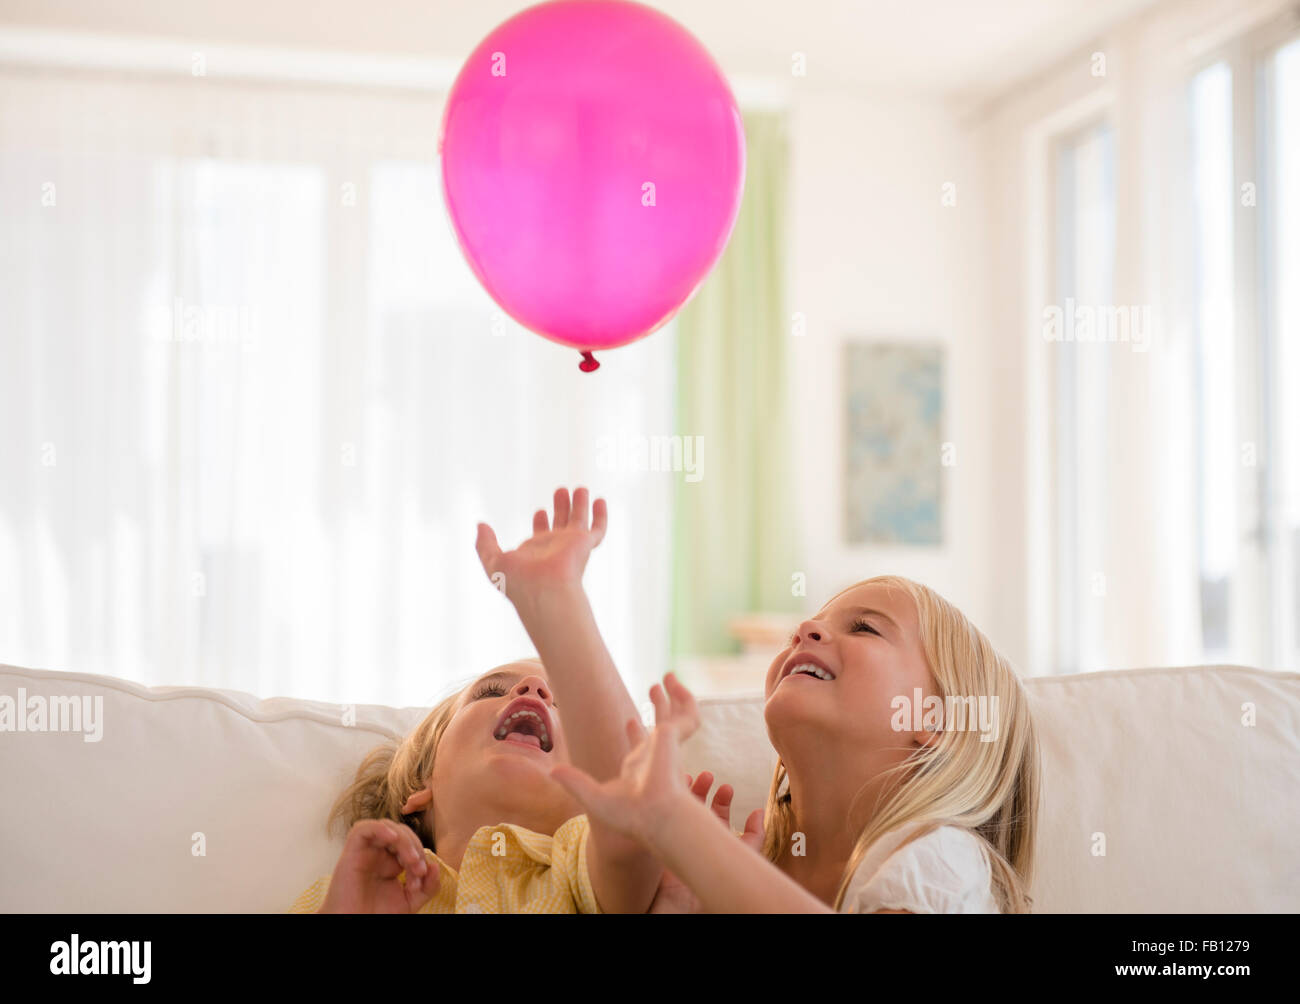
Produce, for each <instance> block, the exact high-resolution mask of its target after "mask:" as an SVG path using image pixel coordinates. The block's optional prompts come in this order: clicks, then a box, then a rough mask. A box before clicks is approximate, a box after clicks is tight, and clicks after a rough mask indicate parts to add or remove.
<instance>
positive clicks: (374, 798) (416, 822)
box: [325, 691, 461, 851]
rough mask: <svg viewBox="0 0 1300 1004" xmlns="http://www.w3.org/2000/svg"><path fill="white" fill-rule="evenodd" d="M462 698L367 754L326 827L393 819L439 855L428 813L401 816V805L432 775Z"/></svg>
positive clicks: (441, 704) (439, 706)
mask: <svg viewBox="0 0 1300 1004" xmlns="http://www.w3.org/2000/svg"><path fill="white" fill-rule="evenodd" d="M460 695H461V691H458V692H457V693H454V694H452V695H451V696H450V697H447V698H444V699H443V700H442V701H440V702H438V704H437V705H436V706H435V707H434V709H433V710H432V711H430V712H429V713H428V714H427V715H426V716H425V717H424V720H423V721H421V722H420V724H419V725H417V726H416V727H415V729H414V730H412V732H411V734H410V735H408V736H407V737H406V738H405V739H403V740H401V742H396V741H390V742H387V743H384V744H383V745H382V746H377V747H376V748H375V749H373V750H371V751H370V752H369V753H367V754H366V757H365V759H364V760H362V761H361V766H359V767H358V768H357V773H356V777H355V778H354V779H353V780H352V783H351V784H349V785H348V786H347V788H346V789H344V791H343V794H341V795H339V797H338V798H337V799H335V801H334V805H333V807H332V808H331V809H330V814H329V818H328V819H327V820H326V824H325V825H326V827H327V828H332V827H333V826H335V824H337V823H342V824H343V829H344V830H348V829H351V827H352V824H353V823H355V822H357V821H358V820H361V819H391V820H393V821H394V822H397V823H405V824H406V825H407V826H409V827H410V828H411V829H413V830H414V831H415V832H416V833H417V834H418V835H419V837H420V841H421V842H422V843H423V844H424V846H425V847H427V848H429V849H430V850H431V851H437V848H436V847H435V846H434V845H433V844H434V841H433V826H432V824H431V823H430V822H429V814H428V813H427V812H425V811H424V810H421V811H419V812H410V813H405V814H404V813H403V812H402V806H403V805H405V804H406V800H407V799H408V798H410V797H411V796H412V795H414V794H415V793H416V792H417V791H419V790H420V789H421V788H423V787H424V786H425V783H426V782H427V780H428V779H429V777H430V776H431V775H432V774H433V763H434V760H435V758H436V757H437V755H438V743H439V742H441V741H442V734H443V733H444V732H446V731H447V726H448V725H449V724H451V719H452V717H453V716H454V715H455V713H456V704H457V702H458V701H459V700H460Z"/></svg>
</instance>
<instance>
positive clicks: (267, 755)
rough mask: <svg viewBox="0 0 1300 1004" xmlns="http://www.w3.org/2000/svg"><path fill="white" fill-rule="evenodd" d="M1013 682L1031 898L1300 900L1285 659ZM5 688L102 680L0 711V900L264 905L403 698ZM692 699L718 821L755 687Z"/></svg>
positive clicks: (755, 780) (755, 794) (745, 760)
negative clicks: (19, 711) (27, 709)
mask: <svg viewBox="0 0 1300 1004" xmlns="http://www.w3.org/2000/svg"><path fill="white" fill-rule="evenodd" d="M1029 688H1030V691H1031V693H1032V695H1033V698H1034V701H1035V709H1036V714H1037V722H1038V728H1039V735H1040V737H1041V741H1042V747H1043V757H1044V764H1045V769H1046V777H1045V802H1044V805H1043V812H1042V825H1041V828H1040V831H1039V834H1040V835H1039V844H1038V848H1039V849H1038V861H1037V878H1036V881H1035V884H1034V889H1033V894H1034V898H1035V901H1036V909H1037V910H1038V911H1040V912H1060V911H1065V912H1074V911H1087V912H1095V911H1118V912H1153V911H1171V912H1186V911H1207V912H1230V911H1286V912H1295V911H1298V910H1300V855H1297V849H1298V848H1300V841H1298V840H1297V834H1298V833H1300V675H1298V674H1294V673H1275V672H1269V671H1264V670H1257V669H1246V668H1240V667H1232V666H1219V667H1191V668H1184V669H1152V670H1134V671H1119V672H1107V673H1094V674H1087V675H1081V676H1070V677H1043V678H1035V679H1032V680H1030V681H1029ZM20 690H22V691H25V694H26V696H27V697H29V698H30V697H32V696H39V697H42V698H44V699H45V700H46V701H47V702H49V701H50V699H52V698H54V697H59V696H64V697H78V698H83V699H84V698H86V697H89V698H91V700H92V706H93V701H94V698H96V697H102V699H103V701H102V707H103V716H102V735H101V736H100V738H99V740H98V741H96V742H87V741H86V738H87V736H86V734H85V733H84V732H83V733H78V732H31V731H24V732H18V731H6V732H0V751H3V752H2V755H0V764H2V765H3V766H2V769H0V805H3V806H4V810H3V823H2V824H0V911H5V912H14V911H38V912H39V911H75V912H106V911H125V912H134V911H168V912H170V911H177V912H189V911H198V912H206V911H212V912H226V911H268V912H274V911H282V910H284V909H286V908H287V907H288V906H289V904H290V903H291V902H292V901H293V899H294V897H295V896H296V895H297V894H298V893H299V892H300V891H301V890H302V889H303V888H304V887H305V886H306V885H307V884H308V883H310V882H311V881H312V880H313V879H314V878H316V877H317V876H319V875H323V874H326V873H328V872H329V871H331V870H332V868H333V864H334V860H335V858H336V856H337V853H338V850H339V847H340V846H341V838H339V837H337V836H333V837H331V836H329V835H327V834H326V832H325V828H324V816H325V813H326V811H327V809H328V807H329V805H330V804H331V802H332V800H333V798H334V796H335V795H336V794H337V792H338V791H339V790H340V788H341V787H342V786H343V784H344V783H345V782H346V781H347V780H348V779H349V778H350V777H351V774H352V772H353V770H354V769H355V767H356V765H357V763H358V762H359V760H360V758H361V756H362V755H363V754H364V753H365V752H366V751H367V750H368V749H370V748H371V747H372V746H374V745H375V744H376V743H378V742H379V741H381V739H382V738H384V737H388V736H397V735H401V734H404V733H405V732H406V731H407V730H409V729H410V728H412V727H413V726H414V725H415V724H416V722H417V721H418V720H419V719H420V718H421V717H422V715H423V714H424V711H425V709H420V708H402V709H397V708H386V707H375V706H358V707H356V709H355V724H345V723H344V709H343V708H342V707H341V706H338V705H331V704H319V703H312V702H307V701H299V700H289V699H283V698H277V699H271V700H258V699H257V698H254V697H251V696H249V695H247V694H240V693H233V692H229V691H220V690H205V689H200V688H191V687H166V688H157V687H156V688H147V687H143V686H140V685H137V684H134V683H130V682H127V681H123V680H118V679H114V678H111V677H103V676H89V675H81V674H74V673H57V672H49V671H42V670H28V669H18V668H14V667H8V666H0V696H3V695H9V696H10V697H12V698H15V699H16V698H17V697H18V696H19V692H20ZM703 704H704V728H703V729H702V730H701V732H700V734H699V735H697V736H696V737H695V738H694V739H693V740H692V743H691V750H690V757H689V759H690V761H691V764H690V766H691V769H692V770H696V769H699V768H702V767H708V768H710V769H712V770H713V771H714V772H715V773H716V774H717V775H718V777H719V778H721V779H723V780H728V781H730V782H731V783H732V784H734V785H735V787H736V791H737V797H736V814H735V817H734V819H733V822H734V823H735V824H736V825H739V822H740V821H741V820H743V818H744V816H745V814H746V813H748V812H749V810H750V809H752V808H754V807H757V806H758V805H760V804H761V803H762V801H763V799H764V797H765V796H766V792H767V787H768V783H769V780H770V777H771V767H772V761H773V753H772V750H771V747H770V746H769V744H768V742H767V737H766V733H765V731H764V728H763V721H762V700H761V698H759V697H757V696H755V697H747V698H737V699H716V700H707V701H705V702H703ZM1251 709H1253V714H1254V724H1253V725H1248V724H1243V716H1246V715H1248V714H1249V713H1250V712H1251ZM83 728H84V723H83ZM1099 834H1104V842H1105V854H1104V855H1100V854H1096V853H1094V852H1095V850H1097V849H1099V848H1100V846H1101V842H1100V838H1099V836H1098V835H1099ZM199 850H202V852H203V853H201V854H200V853H197V852H198V851H199Z"/></svg>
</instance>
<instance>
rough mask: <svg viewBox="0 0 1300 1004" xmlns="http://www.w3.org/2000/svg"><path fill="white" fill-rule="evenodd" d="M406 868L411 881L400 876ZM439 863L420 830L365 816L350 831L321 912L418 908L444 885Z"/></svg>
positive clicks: (413, 910) (414, 909) (391, 911)
mask: <svg viewBox="0 0 1300 1004" xmlns="http://www.w3.org/2000/svg"><path fill="white" fill-rule="evenodd" d="M403 871H405V872H406V882H405V884H403V883H402V882H399V881H398V876H399V875H401V874H402V872H403ZM438 886H439V879H438V865H437V863H436V862H433V861H429V860H428V859H427V858H426V857H425V854H424V845H423V844H421V843H420V838H419V837H417V836H416V835H415V831H414V830H412V829H411V828H410V827H409V826H406V825H404V824H402V823H395V822H393V821H392V820H390V819H362V820H360V821H358V822H357V823H355V824H353V826H352V829H351V830H349V831H348V839H347V843H345V844H344V845H343V853H342V854H340V855H339V861H338V864H337V865H335V866H334V875H333V876H332V877H331V879H330V885H329V891H328V892H327V893H326V894H325V902H324V903H322V904H321V908H320V910H319V911H318V912H319V913H415V912H416V911H417V910H419V909H420V907H422V906H424V904H425V903H427V902H428V901H429V900H430V899H431V898H432V897H433V895H434V894H435V893H437V891H438Z"/></svg>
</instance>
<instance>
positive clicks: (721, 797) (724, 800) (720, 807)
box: [709, 784, 736, 828]
mask: <svg viewBox="0 0 1300 1004" xmlns="http://www.w3.org/2000/svg"><path fill="white" fill-rule="evenodd" d="M735 797H736V789H735V788H733V787H732V786H731V785H729V784H723V785H719V786H718V790H717V791H715V792H714V793H713V802H712V803H711V805H710V806H709V807H710V808H711V809H712V810H713V814H714V815H715V816H717V817H718V818H719V819H721V820H722V821H723V822H724V823H726V824H727V827H728V828H730V827H731V800H732V799H733V798H735Z"/></svg>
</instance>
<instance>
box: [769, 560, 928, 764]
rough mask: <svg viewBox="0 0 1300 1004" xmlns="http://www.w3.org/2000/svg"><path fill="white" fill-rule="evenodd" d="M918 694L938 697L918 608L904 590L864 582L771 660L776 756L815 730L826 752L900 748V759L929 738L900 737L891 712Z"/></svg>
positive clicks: (771, 711) (801, 629)
mask: <svg viewBox="0 0 1300 1004" xmlns="http://www.w3.org/2000/svg"><path fill="white" fill-rule="evenodd" d="M918 688H919V689H920V690H921V692H922V694H923V695H927V696H928V695H930V694H937V693H938V692H939V691H938V688H937V686H936V684H935V681H934V678H933V676H932V675H931V673H930V670H929V667H928V665H927V663H926V657H925V651H924V649H923V647H922V645H921V638H920V630H919V624H918V620H917V611H916V604H915V603H914V602H913V600H912V598H911V597H910V596H909V595H908V594H907V593H906V592H904V591H903V590H901V589H897V588H890V587H888V586H885V585H882V584H879V583H862V584H860V585H857V586H854V587H852V588H850V589H846V590H845V591H844V592H842V593H840V594H839V595H838V596H835V597H833V598H832V599H831V600H830V602H829V603H827V604H826V606H825V607H823V608H822V609H821V610H820V611H818V613H816V614H815V615H813V616H812V617H811V618H809V619H808V620H805V621H804V622H803V623H802V624H800V625H799V627H798V628H797V629H796V630H795V632H794V634H793V636H792V637H791V639H790V643H789V644H788V645H787V646H786V647H785V648H784V649H783V650H782V651H781V652H780V653H779V654H778V655H777V656H776V658H775V659H773V660H772V665H771V667H770V668H769V669H768V672H767V681H766V685H765V688H764V692H765V695H766V697H767V704H766V707H765V709H764V717H765V718H766V720H767V725H768V730H769V733H770V735H771V738H772V742H773V745H774V746H775V747H776V749H777V752H778V753H783V751H782V738H783V737H785V736H790V735H795V734H797V733H798V732H799V731H804V730H806V729H807V728H809V727H811V728H812V729H814V730H815V732H816V734H817V735H818V736H819V737H821V738H822V739H823V740H824V741H825V742H826V743H827V746H828V748H830V747H835V746H841V745H847V746H849V747H851V748H856V749H862V750H885V749H889V748H896V749H897V752H898V754H899V756H898V757H897V758H898V759H902V758H903V757H905V756H906V755H907V754H908V753H910V752H911V750H912V748H913V746H914V741H917V740H919V741H924V740H925V739H926V738H927V737H928V735H929V734H928V733H923V734H921V735H920V736H918V735H916V734H915V733H913V732H911V731H910V730H909V731H903V732H900V731H897V730H895V729H894V728H893V727H892V725H891V718H892V717H893V716H894V714H895V711H894V709H893V707H892V706H891V705H892V702H893V701H894V699H895V698H896V697H899V696H906V698H907V700H908V701H909V702H912V701H913V699H914V692H915V690H917V689H918ZM909 718H910V716H909ZM783 755H784V753H783Z"/></svg>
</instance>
